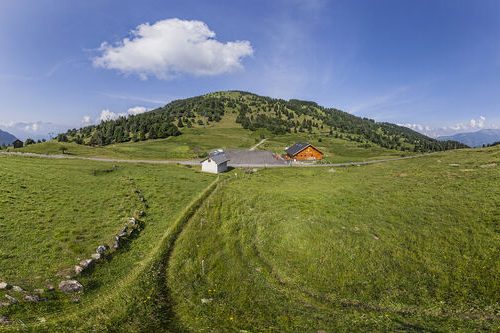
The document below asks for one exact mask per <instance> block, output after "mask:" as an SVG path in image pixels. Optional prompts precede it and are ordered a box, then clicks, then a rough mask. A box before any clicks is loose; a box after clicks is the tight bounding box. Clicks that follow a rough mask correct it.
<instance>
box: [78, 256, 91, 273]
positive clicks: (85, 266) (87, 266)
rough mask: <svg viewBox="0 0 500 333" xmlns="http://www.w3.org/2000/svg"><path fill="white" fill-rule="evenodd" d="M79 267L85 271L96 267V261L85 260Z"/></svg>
mask: <svg viewBox="0 0 500 333" xmlns="http://www.w3.org/2000/svg"><path fill="white" fill-rule="evenodd" d="M79 265H80V266H81V267H82V268H83V269H84V270H85V269H87V268H90V267H91V266H92V265H94V259H83V260H82V261H80V263H79Z"/></svg>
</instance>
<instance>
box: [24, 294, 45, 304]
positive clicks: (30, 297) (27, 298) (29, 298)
mask: <svg viewBox="0 0 500 333" xmlns="http://www.w3.org/2000/svg"><path fill="white" fill-rule="evenodd" d="M24 300H25V301H26V302H32V303H38V302H45V301H46V300H47V299H45V298H41V297H40V296H38V295H26V296H24Z"/></svg>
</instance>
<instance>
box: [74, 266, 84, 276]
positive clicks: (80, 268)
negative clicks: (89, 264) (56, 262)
mask: <svg viewBox="0 0 500 333" xmlns="http://www.w3.org/2000/svg"><path fill="white" fill-rule="evenodd" d="M82 272H83V267H82V266H79V265H76V266H75V274H76V275H79V274H81V273H82Z"/></svg>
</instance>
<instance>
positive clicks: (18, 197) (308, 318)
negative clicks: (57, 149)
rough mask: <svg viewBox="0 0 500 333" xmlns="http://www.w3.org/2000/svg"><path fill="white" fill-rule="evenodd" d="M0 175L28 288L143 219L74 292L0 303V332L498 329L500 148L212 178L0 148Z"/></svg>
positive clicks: (5, 255) (0, 264)
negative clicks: (4, 321)
mask: <svg viewBox="0 0 500 333" xmlns="http://www.w3.org/2000/svg"><path fill="white" fill-rule="evenodd" d="M0 172H1V175H2V178H1V182H0V212H1V213H2V214H0V215H1V216H0V227H1V231H2V233H1V234H0V240H1V242H0V281H8V282H9V283H12V284H18V285H20V286H21V287H23V288H25V289H26V290H29V291H32V290H33V289H35V288H44V287H45V285H46V284H48V283H53V284H55V285H57V283H58V282H59V281H60V280H61V279H62V278H60V277H56V275H57V272H59V271H60V270H61V269H64V268H66V267H68V266H70V267H71V265H74V264H76V263H77V262H78V260H79V259H81V258H86V257H88V256H89V255H90V254H91V253H92V252H93V251H94V250H95V247H96V246H97V245H98V244H101V243H108V244H111V241H112V239H113V236H114V235H115V234H116V233H117V232H118V231H119V230H120V228H121V226H123V223H124V221H125V220H126V219H127V217H129V216H130V215H135V214H137V211H138V210H144V211H145V216H144V217H142V218H141V221H142V222H143V223H144V228H143V230H142V231H141V232H140V234H139V235H138V236H137V237H136V238H134V239H132V240H131V241H130V242H127V243H126V244H125V245H124V246H123V247H122V248H121V249H120V250H119V251H117V252H116V253H114V255H112V256H111V257H109V258H107V259H105V260H103V261H101V262H99V263H98V264H97V265H96V266H95V268H93V269H92V270H90V271H89V272H87V273H84V274H83V275H81V276H79V277H78V280H79V281H80V282H81V283H82V284H83V286H84V292H83V293H82V294H76V295H64V294H62V293H60V292H58V291H56V292H52V293H51V292H45V293H43V296H44V297H46V298H47V299H48V301H46V302H41V303H29V302H23V301H21V302H20V303H18V304H12V305H10V306H7V307H2V306H0V317H1V316H6V317H7V318H9V320H10V321H11V322H12V324H11V325H0V332H18V331H32V332H68V331H72V332H73V331H75V332H78V331H81V332H89V331H96V332H122V331H129V332H137V331H141V332H235V331H236V332H318V331H325V332H334V331H335V332H336V331H349V332H356V331H359V332H365V331H379V332H385V331H438V332H441V331H480V330H484V331H497V330H498V329H500V318H499V315H498V313H499V311H500V308H499V303H498V302H499V299H498V295H499V294H500V284H499V280H500V279H499V278H498V277H499V276H500V262H499V261H498V258H499V257H500V234H499V223H500V207H499V206H498V202H499V201H500V186H498V184H500V149H498V148H489V149H476V150H460V151H449V152H445V153H437V154H431V155H428V156H424V157H420V158H416V159H409V160H400V161H392V162H389V163H383V164H374V165H367V166H360V167H347V168H329V167H317V168H280V169H261V170H258V171H256V172H253V171H251V170H238V169H235V170H231V172H229V173H226V174H223V175H220V176H219V177H217V176H214V175H208V174H202V173H200V172H199V169H198V168H191V167H184V166H175V165H147V164H137V165H135V164H119V163H116V165H114V164H113V163H104V162H95V161H82V160H52V159H42V158H30V157H17V156H0ZM138 192H139V193H141V195H143V197H144V198H145V200H144V201H143V200H139V199H138V197H137V193H138ZM4 294H9V295H11V296H14V297H16V298H18V299H20V300H21V299H22V296H23V295H22V294H21V293H17V292H15V291H13V290H9V291H0V301H2V300H3V301H4V300H5V297H4Z"/></svg>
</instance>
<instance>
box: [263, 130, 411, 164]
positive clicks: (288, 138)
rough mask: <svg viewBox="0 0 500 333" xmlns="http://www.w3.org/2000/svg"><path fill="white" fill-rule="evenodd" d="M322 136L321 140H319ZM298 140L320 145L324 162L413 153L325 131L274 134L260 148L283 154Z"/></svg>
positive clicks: (384, 157)
mask: <svg viewBox="0 0 500 333" xmlns="http://www.w3.org/2000/svg"><path fill="white" fill-rule="evenodd" d="M320 138H321V141H319V139H320ZM296 142H309V143H311V144H313V145H314V146H316V147H318V149H319V150H321V151H322V152H323V153H324V162H326V163H344V162H359V161H367V160H373V159H386V158H395V157H400V156H409V155H413V153H410V152H401V151H397V150H391V149H386V148H382V147H380V146H377V145H374V144H371V145H370V147H364V146H363V145H362V144H361V143H359V142H354V141H348V140H344V139H336V138H334V137H330V136H328V135H326V134H324V133H323V134H322V135H320V134H305V133H297V134H287V135H280V136H274V137H270V138H269V139H268V140H266V142H264V143H263V144H262V145H261V146H259V149H264V150H271V151H273V152H275V153H279V154H283V153H284V149H285V147H289V146H291V145H293V144H294V143H296Z"/></svg>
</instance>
